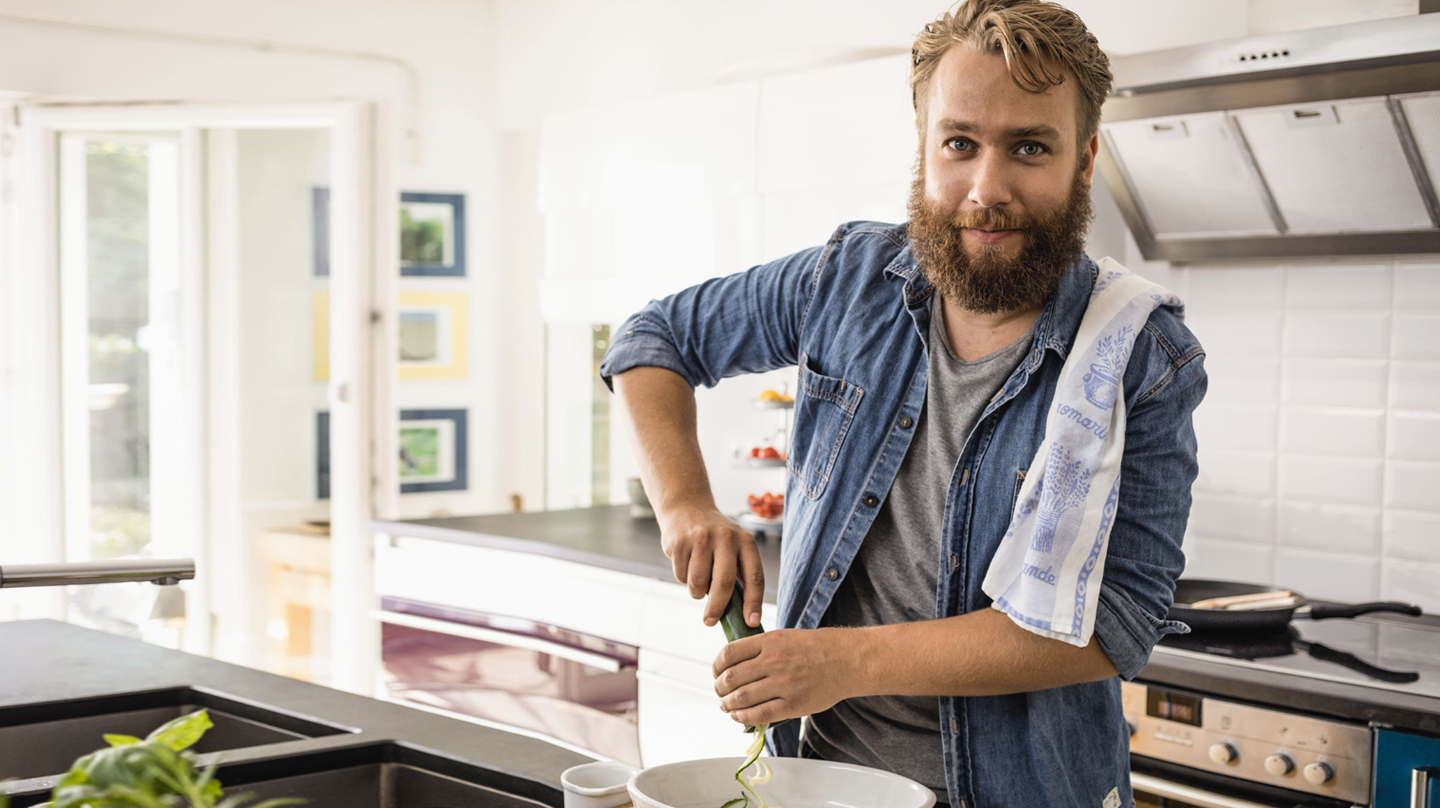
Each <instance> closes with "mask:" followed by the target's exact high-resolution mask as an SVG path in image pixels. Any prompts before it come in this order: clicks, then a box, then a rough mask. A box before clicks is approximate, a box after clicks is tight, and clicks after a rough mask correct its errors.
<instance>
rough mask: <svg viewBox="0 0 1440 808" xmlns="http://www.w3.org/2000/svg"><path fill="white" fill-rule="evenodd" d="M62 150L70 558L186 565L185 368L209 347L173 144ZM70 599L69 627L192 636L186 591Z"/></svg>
mask: <svg viewBox="0 0 1440 808" xmlns="http://www.w3.org/2000/svg"><path fill="white" fill-rule="evenodd" d="M58 137H59V141H58V147H59V166H58V168H59V171H58V176H57V178H56V179H57V187H58V201H59V243H58V248H59V260H60V291H59V296H60V343H61V364H60V372H61V379H62V384H61V410H62V413H63V416H62V432H63V457H62V463H63V466H62V468H63V474H64V478H63V479H64V492H65V496H64V520H65V553H64V559H65V560H66V561H92V560H104V559H112V558H124V557H135V556H141V555H147V556H150V557H155V558H171V557H193V556H194V554H195V552H196V548H195V546H194V544H195V539H197V538H198V537H199V534H198V532H197V531H196V530H195V528H196V526H197V525H196V519H195V513H194V508H193V504H194V503H195V501H196V496H197V494H198V493H199V492H198V491H196V490H195V489H194V488H193V486H192V485H191V484H190V483H191V481H193V480H195V479H197V478H196V475H195V471H196V465H197V461H198V456H197V455H196V454H195V453H194V452H193V451H192V450H193V449H194V448H195V445H194V440H193V438H194V435H193V434H192V433H193V425H192V424H191V423H189V422H191V421H192V419H193V418H194V416H195V415H196V414H197V410H198V408H199V406H200V404H201V393H202V391H201V389H200V388H199V386H198V385H197V381H198V380H197V379H196V378H195V377H194V375H193V374H192V373H190V372H188V371H189V368H187V367H186V360H187V358H188V357H190V356H193V355H194V353H195V352H196V350H197V349H198V347H199V346H200V345H202V344H203V343H202V336H203V335H201V334H199V333H195V330H194V328H193V327H191V326H192V324H191V322H189V321H187V320H186V319H185V318H184V316H183V315H184V312H185V311H186V310H187V309H188V308H189V307H190V306H191V305H196V304H198V292H199V289H198V288H197V286H196V284H195V283H193V278H185V277H183V273H184V271H185V268H184V265H183V262H182V258H181V231H182V222H181V208H180V185H179V178H180V153H181V142H180V140H181V138H180V136H179V134H177V133H174V132H163V131H161V132H64V133H60V134H59V136H58ZM187 534H188V538H187ZM71 592H72V597H71V599H70V603H69V611H68V614H67V617H68V618H69V619H71V620H75V621H77V622H82V623H87V624H90V625H93V626H96V627H100V628H104V629H106V630H109V631H114V632H118V633H124V634H130V635H132V636H143V637H145V638H146V639H149V640H151V641H153V642H159V643H162V644H165V645H169V646H171V647H180V646H181V645H183V644H186V643H185V642H184V641H185V634H186V632H187V630H189V631H192V632H193V630H194V629H193V628H188V629H187V623H186V621H185V619H184V618H185V616H186V613H187V603H186V601H187V600H188V599H192V598H193V596H194V594H195V585H194V584H193V583H186V584H184V585H183V586H182V587H181V588H165V587H153V586H140V585H136V586H114V587H77V588H75V589H73V590H71ZM191 612H192V613H193V609H192V610H191ZM191 625H192V626H193V622H192V624H191Z"/></svg>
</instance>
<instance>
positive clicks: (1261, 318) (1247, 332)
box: [1185, 308, 1283, 363]
mask: <svg viewBox="0 0 1440 808" xmlns="http://www.w3.org/2000/svg"><path fill="white" fill-rule="evenodd" d="M1282 320H1283V315H1282V314H1281V313H1280V312H1279V311H1243V312H1242V311H1231V310H1229V309H1222V310H1220V311H1214V312H1205V313H1204V314H1198V313H1196V312H1194V311H1191V310H1190V309H1188V308H1187V309H1186V314H1185V324H1186V325H1187V326H1189V328H1190V330H1191V331H1193V332H1194V333H1195V336H1196V337H1197V338H1199V340H1200V344H1201V345H1203V346H1205V353H1206V354H1207V357H1206V361H1207V363H1208V361H1209V356H1208V355H1209V354H1214V355H1215V356H1217V357H1220V358H1221V359H1228V358H1231V357H1235V358H1244V359H1255V358H1258V357H1266V356H1279V355H1280V333H1281V324H1282Z"/></svg>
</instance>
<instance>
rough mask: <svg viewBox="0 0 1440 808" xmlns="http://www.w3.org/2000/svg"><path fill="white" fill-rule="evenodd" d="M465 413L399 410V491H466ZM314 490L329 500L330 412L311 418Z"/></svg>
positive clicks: (466, 427) (317, 414) (467, 476)
mask: <svg viewBox="0 0 1440 808" xmlns="http://www.w3.org/2000/svg"><path fill="white" fill-rule="evenodd" d="M468 418H469V411H467V410H464V409H437V410H401V411H400V434H399V440H398V441H397V442H398V444H399V447H400V451H399V458H398V460H399V464H400V466H399V473H398V475H397V476H398V477H399V479H400V493H402V494H423V493H429V492H435V491H466V490H469V488H470V464H469V456H468V449H467V447H468V446H469V442H468V433H469V424H468ZM315 432H316V447H317V451H316V464H315V488H316V495H317V496H318V497H319V498H320V499H329V498H330V413H329V412H326V411H323V410H322V411H321V412H318V413H316V414H315Z"/></svg>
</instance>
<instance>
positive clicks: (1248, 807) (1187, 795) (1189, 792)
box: [1130, 772, 1273, 808]
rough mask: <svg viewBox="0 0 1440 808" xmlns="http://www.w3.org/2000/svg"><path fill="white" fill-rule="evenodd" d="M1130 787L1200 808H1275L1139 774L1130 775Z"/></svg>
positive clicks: (1132, 773)
mask: <svg viewBox="0 0 1440 808" xmlns="http://www.w3.org/2000/svg"><path fill="white" fill-rule="evenodd" d="M1130 787H1131V788H1133V789H1135V790H1137V791H1148V792H1150V793H1151V794H1154V795H1156V796H1158V797H1168V798H1170V799H1174V800H1180V801H1181V802H1187V803H1190V804H1191V805H1197V806H1199V808H1273V806H1267V805H1265V804H1263V803H1259V802H1251V801H1249V800H1238V799H1235V798H1234V797H1226V796H1224V795H1222V794H1216V793H1214V792H1211V791H1204V790H1202V789H1198V788H1194V787H1192V786H1186V785H1181V784H1180V783H1172V782H1170V781H1169V780H1162V779H1160V778H1159V777H1152V776H1150V775H1148V774H1139V773H1137V772H1131V773H1130Z"/></svg>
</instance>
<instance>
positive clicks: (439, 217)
mask: <svg viewBox="0 0 1440 808" xmlns="http://www.w3.org/2000/svg"><path fill="white" fill-rule="evenodd" d="M310 207H311V212H312V222H311V229H312V232H313V233H314V241H315V244H314V256H315V260H314V264H315V266H314V273H315V275H316V276H318V277H325V276H328V275H329V274H330V189H329V188H326V187H323V186H317V187H315V188H312V189H311V193H310ZM400 274H401V275H408V276H416V277H440V278H463V277H464V276H465V195H464V194H432V193H421V192H411V191H405V192H403V193H401V194H400Z"/></svg>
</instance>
